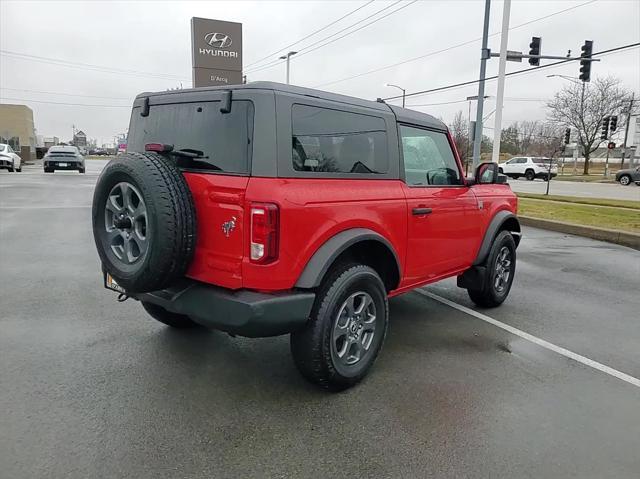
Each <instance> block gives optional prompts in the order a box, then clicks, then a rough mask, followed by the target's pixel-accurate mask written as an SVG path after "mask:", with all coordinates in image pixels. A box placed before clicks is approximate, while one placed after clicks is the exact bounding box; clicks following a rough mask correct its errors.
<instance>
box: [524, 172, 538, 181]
mask: <svg viewBox="0 0 640 479" xmlns="http://www.w3.org/2000/svg"><path fill="white" fill-rule="evenodd" d="M524 177H525V178H526V179H527V181H533V180H535V178H536V173H535V171H533V170H527V171H525V172H524Z"/></svg>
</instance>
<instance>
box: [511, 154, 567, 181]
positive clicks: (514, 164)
mask: <svg viewBox="0 0 640 479" xmlns="http://www.w3.org/2000/svg"><path fill="white" fill-rule="evenodd" d="M549 163H551V172H549ZM499 171H500V173H501V174H504V175H506V176H509V177H511V178H514V179H516V180H517V179H518V178H520V177H521V176H524V177H525V178H526V179H527V180H529V181H533V180H534V179H535V178H542V179H543V180H545V181H547V179H548V178H549V177H550V178H554V177H556V176H558V165H557V164H556V162H555V161H553V160H551V159H550V158H538V157H533V156H517V157H515V158H511V159H510V160H509V161H507V162H505V163H501V164H500V170H499Z"/></svg>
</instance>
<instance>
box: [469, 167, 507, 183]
mask: <svg viewBox="0 0 640 479" xmlns="http://www.w3.org/2000/svg"><path fill="white" fill-rule="evenodd" d="M506 182H507V177H506V176H504V175H501V174H500V170H499V168H498V164H497V163H489V162H487V163H480V164H479V165H478V167H477V168H476V171H475V176H474V180H473V184H476V185H482V184H484V185H487V184H498V183H506Z"/></svg>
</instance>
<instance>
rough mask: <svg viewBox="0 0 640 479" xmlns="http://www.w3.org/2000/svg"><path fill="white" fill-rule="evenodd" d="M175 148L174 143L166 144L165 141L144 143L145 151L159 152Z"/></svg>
mask: <svg viewBox="0 0 640 479" xmlns="http://www.w3.org/2000/svg"><path fill="white" fill-rule="evenodd" d="M172 150H173V145H165V144H163V143H147V144H145V145H144V151H157V152H158V153H167V152H169V151H172Z"/></svg>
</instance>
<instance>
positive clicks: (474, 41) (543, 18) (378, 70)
mask: <svg viewBox="0 0 640 479" xmlns="http://www.w3.org/2000/svg"><path fill="white" fill-rule="evenodd" d="M596 1H598V0H589V1H588V2H585V3H581V4H579V5H574V6H573V7H569V8H565V9H564V10H558V11H557V12H554V13H550V14H549V15H545V16H543V17H539V18H534V19H533V20H529V21H527V22H524V23H520V24H518V25H514V26H513V27H510V28H509V31H511V30H515V29H516V28H521V27H524V26H526V25H530V24H531V23H535V22H539V21H541V20H545V19H547V18H550V17H554V16H556V15H560V14H562V13H565V12H568V11H570V10H574V9H576V8H580V7H584V6H586V5H589V4H591V3H594V2H596ZM499 34H500V32H494V33H492V34H490V35H489V36H490V37H493V36H496V35H499ZM480 40H482V38H474V39H473V40H467V41H465V42H462V43H458V44H456V45H452V46H450V47H446V48H442V49H440V50H435V51H432V52H429V53H426V54H424V55H420V56H417V57H413V58H409V59H407V60H403V61H401V62H397V63H393V64H391V65H387V66H384V67H380V68H375V69H373V70H369V71H366V72H363V73H358V74H356V75H352V76H348V77H345V78H340V79H338V80H332V81H329V82H325V83H320V84H318V85H315V86H314V87H313V88H319V87H323V86H328V85H333V84H335V83H342V82H343V81H347V80H353V79H354V78H360V77H362V76H366V75H371V74H372V73H378V72H381V71H384V70H388V69H390V68H394V67H397V66H400V65H404V64H407V63H411V62H415V61H417V60H421V59H423V58H427V57H430V56H433V55H437V54H439V53H445V52H448V51H450V50H454V49H456V48H460V47H464V46H466V45H470V44H472V43H476V42H479V41H480Z"/></svg>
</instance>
